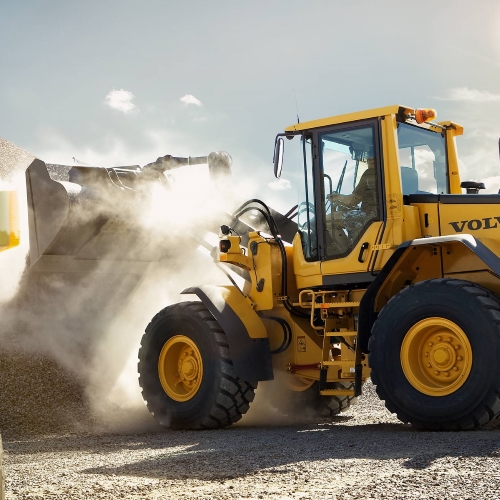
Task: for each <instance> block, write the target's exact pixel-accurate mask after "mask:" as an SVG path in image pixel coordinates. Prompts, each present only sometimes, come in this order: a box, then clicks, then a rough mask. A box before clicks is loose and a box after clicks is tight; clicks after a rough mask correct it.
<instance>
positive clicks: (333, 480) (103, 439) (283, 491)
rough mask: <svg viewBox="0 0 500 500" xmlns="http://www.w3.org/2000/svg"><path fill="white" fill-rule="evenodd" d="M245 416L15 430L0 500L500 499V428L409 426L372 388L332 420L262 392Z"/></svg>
mask: <svg viewBox="0 0 500 500" xmlns="http://www.w3.org/2000/svg"><path fill="white" fill-rule="evenodd" d="M253 410H254V412H253V417H252V408H251V409H250V412H249V414H248V418H245V419H243V421H242V422H241V423H239V424H237V425H235V426H233V427H231V428H229V429H224V430H217V431H169V430H167V431H162V430H160V429H155V427H154V426H153V427H151V421H150V420H149V419H150V417H149V415H147V413H146V410H145V409H144V414H143V415H141V418H143V419H144V422H147V425H149V426H150V428H153V429H155V430H154V431H153V432H151V431H150V432H148V433H144V432H143V433H137V432H135V433H121V434H117V433H112V434H110V433H109V432H108V433H105V432H104V433H103V432H102V431H101V432H96V431H93V432H89V431H82V430H79V431H76V432H72V433H62V432H59V433H58V434H51V435H41V434H32V435H24V436H21V435H20V434H19V433H18V434H17V435H16V433H15V432H14V431H13V430H11V431H9V432H7V433H4V448H5V451H6V457H5V461H6V473H7V498H8V499H17V498H20V499H24V498H26V499H28V498H29V499H42V498H43V499H45V498H47V499H49V498H51V499H52V498H58V499H59V498H60V499H88V498H95V499H101V498H102V499H114V498H132V499H136V498H137V499H139V498H143V499H177V498H179V499H181V498H182V499H198V498H200V499H201V498H211V499H237V498H247V499H266V498H272V499H285V498H286V499H288V498H290V499H311V500H314V499H322V500H323V499H351V498H388V499H389V498H390V499H399V498H408V499H415V498H428V499H453V498H457V499H485V498H500V493H499V491H500V460H499V457H500V428H499V427H497V426H490V427H488V428H486V429H483V430H478V431H471V432H461V433H436V432H424V431H416V430H413V429H412V428H411V427H408V426H406V425H403V424H401V423H400V422H399V421H398V420H397V419H396V418H395V417H394V416H392V415H390V414H389V413H388V412H387V411H386V410H385V408H384V407H383V405H382V403H381V402H380V401H379V400H378V398H377V396H376V394H375V392H374V389H373V386H372V385H371V384H370V383H369V382H368V383H367V384H365V393H364V395H363V396H362V397H361V398H360V400H359V401H358V403H357V404H356V405H354V406H352V407H351V408H350V409H349V410H348V411H347V412H345V413H343V414H342V415H341V416H338V417H336V418H335V419H333V420H331V419H329V420H309V421H296V422H294V423H292V424H290V423H288V424H287V423H285V422H279V420H278V419H277V418H274V419H273V416H272V414H271V413H269V411H270V410H269V409H266V405H265V402H263V401H262V400H261V401H259V397H258V394H257V398H256V401H255V407H254V408H253ZM124 418H127V416H126V415H124ZM259 421H260V422H261V423H260V424H259ZM262 422H268V423H272V424H276V425H264V424H263V423H262ZM278 424H279V425H278Z"/></svg>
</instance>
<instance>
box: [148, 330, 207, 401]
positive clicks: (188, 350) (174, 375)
mask: <svg viewBox="0 0 500 500" xmlns="http://www.w3.org/2000/svg"><path fill="white" fill-rule="evenodd" d="M158 376H159V379H160V383H161V386H162V387H163V390H164V391H165V392H166V393H167V395H168V396H170V397H171V398H172V399H173V400H175V401H179V402H184V401H188V400H189V399H191V398H192V397H193V396H194V395H195V394H196V393H197V392H198V389H199V388H200V386H201V380H202V377H203V360H202V358H201V354H200V351H199V350H198V347H197V346H196V344H195V343H194V342H193V341H192V340H191V339H190V338H189V337H186V336H185V335H176V336H174V337H172V338H171V339H169V340H168V341H167V342H166V343H165V345H164V346H163V348H162V350H161V352H160V356H159V359H158Z"/></svg>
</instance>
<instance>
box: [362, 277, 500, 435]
mask: <svg viewBox="0 0 500 500" xmlns="http://www.w3.org/2000/svg"><path fill="white" fill-rule="evenodd" d="M435 319H438V320H440V319H444V320H445V321H450V322H453V323H454V324H455V325H457V326H458V327H459V328H460V329H461V330H462V332H463V333H464V334H465V336H466V339H467V341H468V342H469V344H470V352H471V355H470V359H471V362H470V364H469V369H470V371H469V372H468V373H464V376H463V377H462V378H461V379H460V380H459V382H458V384H459V385H458V388H455V387H451V386H450V388H448V387H447V388H446V390H447V391H448V392H450V393H445V394H443V395H438V396H436V395H432V394H431V395H429V394H428V393H426V390H418V389H417V388H415V386H414V385H412V384H411V383H410V382H409V379H408V378H407V376H406V375H405V373H404V371H403V367H402V362H403V358H405V355H404V354H402V345H403V341H404V339H405V337H406V336H407V333H408V332H409V331H410V329H412V328H413V331H415V328H417V329H418V328H419V326H418V325H422V324H423V323H419V322H425V320H427V321H430V322H431V323H432V322H433V321H435ZM415 325H417V326H416V327H415ZM406 338H407V337H406ZM450 338H451V337H448V339H450ZM438 339H439V340H441V339H442V337H439V338H438ZM458 344H460V343H458ZM406 345H408V344H406ZM429 345H433V344H430V343H429V344H427V343H422V344H421V346H423V347H420V354H419V356H421V355H422V353H423V355H425V356H427V355H428V353H426V352H424V351H426V350H427V349H428V347H427V346H429ZM450 345H452V344H451V343H450ZM453 348H454V349H462V348H463V346H462V347H453ZM369 349H370V366H371V369H372V372H371V377H372V381H373V383H374V384H375V385H376V390H377V393H378V395H379V396H380V398H381V399H383V400H385V405H386V407H387V409H388V410H389V411H391V412H392V413H396V414H397V416H398V418H399V419H400V420H401V421H403V422H406V423H410V424H412V425H413V426H414V427H419V428H426V429H433V430H461V429H472V428H475V427H479V426H482V425H484V424H486V423H487V422H489V421H490V420H493V419H494V418H496V417H497V416H498V415H499V414H500V391H499V389H500V363H499V362H498V359H499V356H500V302H499V300H498V298H497V297H496V296H495V295H493V294H492V293H491V292H490V291H489V290H486V289H485V288H482V287H480V286H478V285H475V284H473V283H470V282H467V281H461V280H450V279H435V280H429V281H423V282H420V283H417V284H415V285H412V286H410V287H408V288H406V289H404V290H402V291H401V292H400V293H398V294H397V295H395V296H394V297H393V298H391V300H390V301H389V302H388V303H387V305H386V306H385V307H384V308H383V309H382V311H381V312H380V314H379V317H378V319H377V321H376V322H375V324H374V326H373V330H372V336H371V338H370V342H369ZM429 349H430V348H429ZM450 352H451V353H453V350H452V349H451V348H450ZM456 352H457V353H458V352H460V351H458V350H457V351H456ZM406 357H407V358H408V357H410V356H406ZM413 359H417V360H418V359H421V358H418V357H416V358H413ZM457 359H462V358H457ZM430 361H432V360H430ZM419 362H420V361H416V362H415V363H419ZM421 366H424V362H423V361H422V362H421ZM427 366H428V367H430V366H431V364H427ZM432 369H433V368H432ZM453 369H454V370H455V367H453ZM456 369H457V370H458V369H459V368H458V367H457V368H456ZM423 370H427V369H426V368H424V369H423ZM429 370H431V368H429ZM449 373H450V372H443V373H441V372H439V370H437V371H436V372H435V375H439V376H441V375H445V376H447V377H449ZM460 384H461V385H460Z"/></svg>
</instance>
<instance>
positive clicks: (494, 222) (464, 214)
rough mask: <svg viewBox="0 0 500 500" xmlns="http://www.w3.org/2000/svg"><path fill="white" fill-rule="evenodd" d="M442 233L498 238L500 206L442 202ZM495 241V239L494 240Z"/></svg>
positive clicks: (479, 237)
mask: <svg viewBox="0 0 500 500" xmlns="http://www.w3.org/2000/svg"><path fill="white" fill-rule="evenodd" d="M439 214H440V219H441V220H440V225H441V234H442V235H448V234H471V235H472V236H474V237H475V238H478V239H480V240H481V241H483V240H484V239H485V241H484V243H485V244H488V243H487V242H486V241H487V240H488V239H491V240H493V238H495V239H496V236H497V233H498V231H499V230H500V207H499V206H498V205H496V204H478V205H474V204H463V205H458V204H457V205H451V204H449V205H448V204H446V205H444V204H440V205H439ZM492 243H493V241H492Z"/></svg>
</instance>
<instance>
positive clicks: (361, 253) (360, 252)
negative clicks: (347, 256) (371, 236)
mask: <svg viewBox="0 0 500 500" xmlns="http://www.w3.org/2000/svg"><path fill="white" fill-rule="evenodd" d="M369 246H370V244H369V243H368V242H367V241H365V242H364V243H363V244H362V245H361V248H360V249H359V255H358V262H364V261H365V259H364V258H363V257H364V256H365V250H366V249H367V248H368V247H369Z"/></svg>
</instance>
